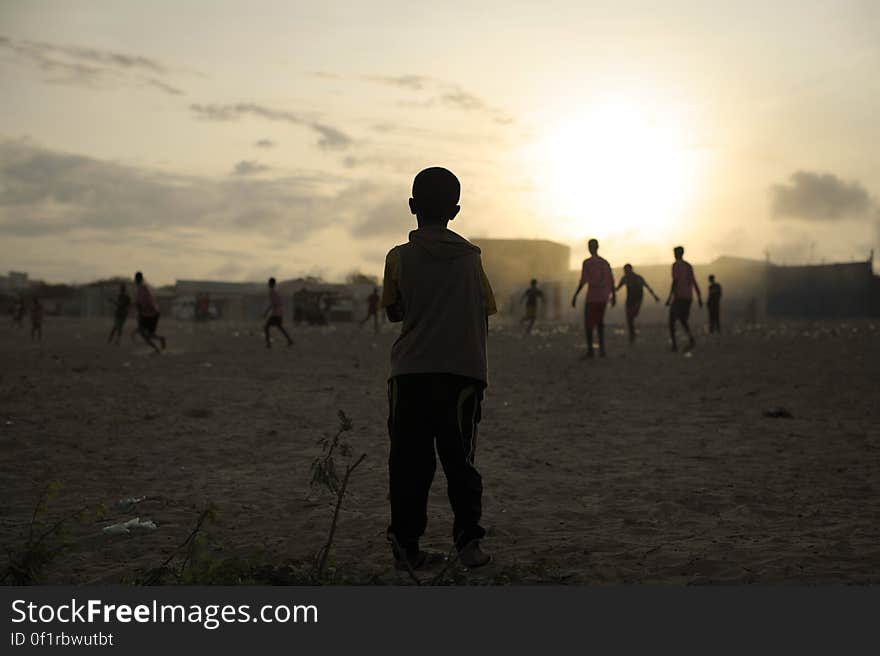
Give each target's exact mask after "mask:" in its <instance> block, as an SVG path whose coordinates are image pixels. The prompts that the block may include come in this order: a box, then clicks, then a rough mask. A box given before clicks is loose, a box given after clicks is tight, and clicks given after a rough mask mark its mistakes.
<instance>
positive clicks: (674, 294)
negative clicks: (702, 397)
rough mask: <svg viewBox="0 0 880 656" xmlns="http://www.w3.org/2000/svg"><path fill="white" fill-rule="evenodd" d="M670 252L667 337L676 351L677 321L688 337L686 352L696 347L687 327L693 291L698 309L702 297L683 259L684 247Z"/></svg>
mask: <svg viewBox="0 0 880 656" xmlns="http://www.w3.org/2000/svg"><path fill="white" fill-rule="evenodd" d="M672 252H673V254H674V255H675V262H674V263H673V264H672V287H671V288H670V289H669V298H667V299H666V305H668V306H669V336H670V337H671V338H672V350H673V351H677V350H678V344H677V343H676V341H675V322H676V321H678V322H679V323H681V327H682V328H684V332H685V334H686V335H687V336H688V350H690V349H692V348H693V347H694V346H695V345H696V341H695V340H694V336H693V335H692V334H691V329H690V326H688V319H689V318H690V313H691V303H692V302H693V297H694V296H693V293H694V291H696V292H697V302H698V303H699V304H700V307H703V297H702V296H701V294H700V287H699V285H697V279H696V278H695V277H694V268H693V267H692V266H691V265H690V262H686V261H685V259H684V246H676V247H675V248H674V249H673V251H672Z"/></svg>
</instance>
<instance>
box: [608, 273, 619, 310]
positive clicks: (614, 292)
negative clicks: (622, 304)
mask: <svg viewBox="0 0 880 656" xmlns="http://www.w3.org/2000/svg"><path fill="white" fill-rule="evenodd" d="M608 275H609V276H611V307H614V306H615V305H617V288H616V287H615V286H614V271H612V270H611V265H608Z"/></svg>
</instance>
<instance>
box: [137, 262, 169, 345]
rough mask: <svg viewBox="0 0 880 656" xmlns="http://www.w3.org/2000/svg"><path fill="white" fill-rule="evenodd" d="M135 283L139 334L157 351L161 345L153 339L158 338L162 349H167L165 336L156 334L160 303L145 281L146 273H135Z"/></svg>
mask: <svg viewBox="0 0 880 656" xmlns="http://www.w3.org/2000/svg"><path fill="white" fill-rule="evenodd" d="M134 284H135V287H136V288H137V291H136V292H135V300H134V304H135V307H136V308H137V313H138V334H139V335H140V336H141V337H142V338H143V340H144V341H145V342H146V343H147V344H149V345H150V346H151V347H152V348H153V350H154V351H155V352H156V353H160V349H159V347H158V346H156V343H155V342H154V341H153V340H154V339H158V340H159V344H160V345H161V347H162V350H164V349H165V338H164V337H162V335H157V334H156V329H157V328H158V327H159V316H160V314H159V304H158V303H157V302H156V297H155V296H153V292H152V291H150V288H149V287H147V283H145V282H144V274H143V273H141V272H140V271H138V272H137V273H135V274H134Z"/></svg>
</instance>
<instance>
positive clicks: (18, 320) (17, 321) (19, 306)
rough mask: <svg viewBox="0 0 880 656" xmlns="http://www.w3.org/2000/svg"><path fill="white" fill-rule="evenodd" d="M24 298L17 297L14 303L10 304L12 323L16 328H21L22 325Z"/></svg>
mask: <svg viewBox="0 0 880 656" xmlns="http://www.w3.org/2000/svg"><path fill="white" fill-rule="evenodd" d="M24 313H25V306H24V299H23V298H19V299H18V300H17V301H16V302H15V305H13V306H12V325H13V326H15V327H16V328H22V327H23V326H24Z"/></svg>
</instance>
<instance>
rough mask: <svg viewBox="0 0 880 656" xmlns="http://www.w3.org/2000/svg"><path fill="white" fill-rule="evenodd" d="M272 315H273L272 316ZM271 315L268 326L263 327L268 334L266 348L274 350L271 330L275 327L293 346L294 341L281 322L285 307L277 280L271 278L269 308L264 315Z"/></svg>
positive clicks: (267, 322) (288, 343) (267, 321)
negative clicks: (277, 288) (276, 287)
mask: <svg viewBox="0 0 880 656" xmlns="http://www.w3.org/2000/svg"><path fill="white" fill-rule="evenodd" d="M270 313H271V314H270ZM266 315H269V318H268V319H266V325H265V326H263V332H264V333H265V334H266V348H272V340H271V339H270V338H269V328H271V327H272V326H275V327H276V328H277V329H278V330H280V331H281V333H282V334H283V335H284V336H285V337H286V338H287V345H288V346H291V345H292V344H293V340H292V339H290V335H288V334H287V331H286V330H284V326H282V325H281V322H282V321H283V320H284V305H283V304H282V302H281V294H279V293H278V290H276V289H275V278H269V307H267V308H266V311H265V312H264V313H263V316H266Z"/></svg>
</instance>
